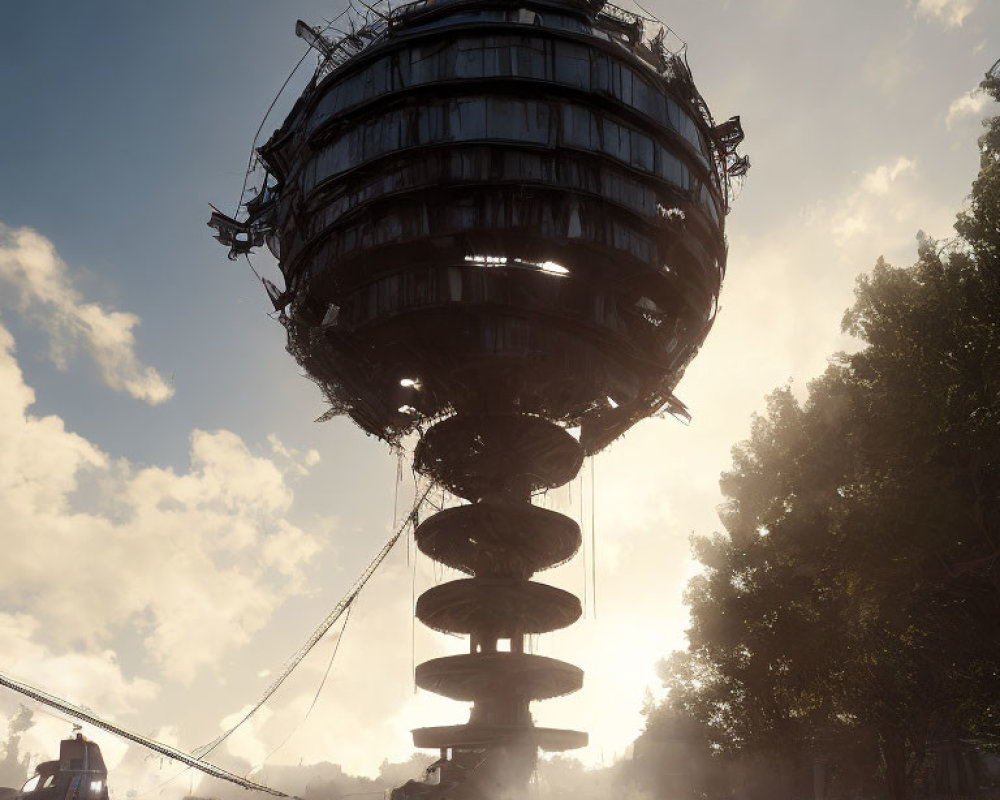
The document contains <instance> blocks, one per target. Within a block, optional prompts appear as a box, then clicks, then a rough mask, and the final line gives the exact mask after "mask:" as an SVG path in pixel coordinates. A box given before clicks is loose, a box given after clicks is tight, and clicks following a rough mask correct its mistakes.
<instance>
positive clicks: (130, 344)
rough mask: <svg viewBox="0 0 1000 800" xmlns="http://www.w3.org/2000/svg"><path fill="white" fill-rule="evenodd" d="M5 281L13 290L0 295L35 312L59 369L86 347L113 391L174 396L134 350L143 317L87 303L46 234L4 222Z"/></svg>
mask: <svg viewBox="0 0 1000 800" xmlns="http://www.w3.org/2000/svg"><path fill="white" fill-rule="evenodd" d="M0 284H5V285H6V286H7V287H9V290H10V291H5V292H3V293H2V294H0V297H4V296H6V297H8V298H10V299H11V300H13V301H14V302H15V304H16V307H17V310H18V311H19V312H21V313H23V314H30V315H31V316H32V318H33V319H35V320H36V321H38V322H39V323H40V324H41V325H42V327H43V328H44V329H45V332H46V334H47V335H48V338H49V357H50V358H51V359H52V361H53V363H55V364H56V366H57V367H60V368H65V366H66V363H67V362H68V360H69V359H70V358H71V357H72V356H73V355H74V353H75V352H76V351H77V350H84V351H85V352H87V353H88V354H89V355H90V357H91V358H92V359H93V361H94V363H95V364H96V365H97V367H98V369H99V370H100V373H101V376H102V377H103V379H104V381H105V383H107V385H108V386H110V387H111V388H112V389H115V390H116V391H124V392H128V393H129V394H130V395H132V397H134V398H136V399H137V400H142V401H143V402H146V403H149V404H150V405H157V404H159V403H162V402H164V401H165V400H168V399H169V398H170V397H171V396H172V395H173V393H174V390H173V387H171V386H170V385H169V384H168V383H167V381H166V380H164V378H163V376H162V375H160V373H159V372H157V371H156V370H155V369H154V368H153V367H150V366H146V365H144V364H143V363H142V362H141V361H139V359H138V357H137V356H136V354H135V335H134V333H133V329H134V328H135V327H136V325H138V324H139V317H137V316H136V315H135V314H129V313H125V312H121V311H107V310H105V309H103V308H101V307H100V306H99V305H97V304H96V303H88V302H85V301H84V300H83V298H82V296H81V295H80V293H79V292H78V291H76V289H74V288H73V285H72V282H71V280H70V276H69V271H68V269H67V267H66V264H65V263H64V262H63V261H62V260H61V259H60V258H59V256H58V255H57V253H56V250H55V247H54V246H53V244H52V242H50V241H49V240H48V239H46V238H45V237H44V236H42V235H40V234H38V233H36V232H35V231H33V230H31V229H30V228H17V229H11V228H8V227H7V226H5V225H3V224H2V223H0Z"/></svg>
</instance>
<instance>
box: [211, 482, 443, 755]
mask: <svg viewBox="0 0 1000 800" xmlns="http://www.w3.org/2000/svg"><path fill="white" fill-rule="evenodd" d="M431 488H433V484H430V485H429V486H428V487H427V489H426V490H425V491H424V493H423V494H422V495H420V497H419V498H417V499H416V500H415V501H414V503H413V507H412V509H411V510H410V513H409V514H408V515H407V517H406V520H405V521H404V522H403V524H402V525H400V526H399V527H398V528H397V529H396V531H395V532H394V533H393V535H392V536H390V537H389V540H388V541H387V542H386V543H385V544H384V545H383V546H382V549H381V550H380V551H379V552H378V554H377V555H376V556H375V558H373V559H372V560H371V562H370V563H369V564H368V566H367V567H366V568H365V570H364V572H362V573H361V576H360V577H359V578H358V579H357V580H356V581H355V582H354V585H353V586H352V587H351V590H350V591H349V592H348V593H347V594H346V595H344V597H343V598H342V599H341V600H340V602H339V603H337V605H336V606H335V607H334V609H333V611H331V612H330V613H329V614H328V615H327V617H326V619H324V620H323V621H322V622H321V623H320V624H319V626H318V627H317V628H316V629H315V630H314V631H313V632H312V634H311V635H310V636H309V638H308V639H307V640H306V642H305V644H303V645H302V647H300V648H299V649H298V650H297V651H296V652H295V654H294V655H292V657H291V658H290V659H289V660H288V663H287V664H286V665H285V667H284V669H282V671H281V674H280V675H279V676H278V677H277V678H275V680H274V681H272V683H271V685H270V686H268V687H267V689H266V690H265V691H264V694H263V695H262V696H261V697H260V699H259V700H257V702H256V703H254V705H253V706H252V707H251V708H250V710H249V711H247V712H246V713H245V714H244V715H243V716H242V717H241V718H240V720H239V721H238V722H237V723H236V724H235V725H233V727H231V728H230V729H229V730H227V731H225V732H224V733H222V734H221V735H219V736H217V737H216V738H215V739H213V740H212V741H211V742H209V743H208V744H206V745H202V746H201V747H199V748H197V751H198V754H199V756H200V757H204V756H206V755H208V754H209V753H211V752H212V751H213V750H215V748H217V747H218V746H219V745H220V744H222V743H223V742H224V741H226V739H228V738H229V737H230V736H232V735H233V734H234V733H235V732H236V731H237V730H238V729H239V728H240V727H241V726H242V725H243V724H244V723H246V722H247V720H249V719H250V718H251V717H252V716H253V715H254V714H256V713H257V712H258V711H259V710H260V708H261V706H263V705H264V703H266V702H267V701H268V700H269V699H270V698H271V695H273V694H274V693H275V692H276V691H278V689H279V688H280V687H281V685H282V684H283V683H284V682H285V681H286V680H287V679H288V676H289V675H291V674H292V672H293V671H294V670H295V668H296V667H298V665H299V664H301V663H302V660H303V659H304V658H305V657H306V656H307V655H308V654H309V652H310V651H311V650H312V649H313V648H314V647H315V646H316V645H317V644H319V642H320V640H321V639H322V638H323V637H324V636H325V635H326V633H327V631H329V630H330V628H332V627H333V626H334V625H335V624H336V622H337V620H339V619H340V617H341V616H342V615H343V614H344V612H345V611H347V609H348V608H349V607H350V605H351V604H352V603H353V602H354V601H355V600H356V599H357V597H358V595H359V594H361V590H362V589H364V587H365V584H367V583H368V581H369V580H370V579H371V577H372V575H374V574H375V571H376V570H377V569H378V568H379V566H380V565H381V564H382V562H383V561H385V558H386V556H388V555H389V552H390V551H391V550H392V548H393V546H395V544H396V542H398V541H399V539H400V537H401V536H402V535H403V531H405V530H406V529H407V527H408V526H409V525H410V524H411V522H415V520H416V518H417V514H418V512H419V509H420V506H421V505H422V504H423V502H424V500H426V499H427V495H428V494H429V493H430V491H431Z"/></svg>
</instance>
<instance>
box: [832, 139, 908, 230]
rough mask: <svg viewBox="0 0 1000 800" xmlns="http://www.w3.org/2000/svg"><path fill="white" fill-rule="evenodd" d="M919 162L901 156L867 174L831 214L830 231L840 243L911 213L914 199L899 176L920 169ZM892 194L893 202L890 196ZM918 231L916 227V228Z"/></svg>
mask: <svg viewBox="0 0 1000 800" xmlns="http://www.w3.org/2000/svg"><path fill="white" fill-rule="evenodd" d="M916 168H917V165H916V162H915V161H913V160H911V159H909V158H907V157H906V156H899V157H898V158H897V159H896V160H895V161H894V162H892V163H889V164H882V165H880V166H878V167H876V168H875V169H873V170H872V171H871V172H868V173H866V174H865V175H864V176H863V177H862V179H861V183H860V185H859V186H858V188H857V189H856V190H855V191H854V192H852V193H851V194H849V195H848V196H847V198H846V199H845V201H844V202H843V203H842V204H841V205H840V207H839V208H838V209H837V210H836V211H835V212H834V213H833V214H832V215H831V216H830V231H831V233H832V234H833V237H834V241H835V242H836V243H837V244H838V245H844V244H846V243H847V242H848V241H849V240H851V239H854V238H855V237H858V236H860V235H861V234H864V233H867V232H869V231H874V230H877V229H879V227H883V228H884V227H885V224H886V221H887V220H895V221H897V222H898V221H903V220H906V219H908V218H909V217H910V216H912V215H911V213H910V212H911V211H912V206H913V201H912V199H910V198H907V197H906V196H905V195H904V193H902V192H900V191H897V190H898V189H899V188H900V185H899V179H900V178H901V177H903V176H905V175H912V174H914V173H915V172H916ZM890 194H891V195H892V201H891V202H888V201H887V200H888V198H889V196H890ZM914 232H915V230H914Z"/></svg>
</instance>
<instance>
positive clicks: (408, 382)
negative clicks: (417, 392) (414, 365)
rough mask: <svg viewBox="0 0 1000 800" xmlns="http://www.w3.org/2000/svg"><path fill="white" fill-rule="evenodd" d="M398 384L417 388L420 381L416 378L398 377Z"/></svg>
mask: <svg viewBox="0 0 1000 800" xmlns="http://www.w3.org/2000/svg"><path fill="white" fill-rule="evenodd" d="M399 385H400V386H402V387H403V388H404V389H419V388H420V381H419V380H418V379H417V378H400V379H399Z"/></svg>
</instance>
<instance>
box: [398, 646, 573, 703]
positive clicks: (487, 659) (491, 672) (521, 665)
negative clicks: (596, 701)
mask: <svg viewBox="0 0 1000 800" xmlns="http://www.w3.org/2000/svg"><path fill="white" fill-rule="evenodd" d="M416 680H417V686H419V687H420V688H421V689H426V690H427V691H429V692H434V693H435V694H440V695H443V696H445V697H449V698H451V699H452V700H462V701H465V702H472V701H475V700H477V699H479V698H485V697H502V696H511V697H521V698H526V699H528V700H547V699H549V698H551V697H560V696H562V695H564V694H570V693H571V692H575V691H577V690H578V689H580V688H581V687H582V686H583V670H582V669H580V668H579V667H575V666H573V665H572V664H567V663H566V662H565V661H558V660H556V659H554V658H546V657H544V656H535V655H528V654H527V653H467V654H464V655H460V656H447V657H445V658H435V659H433V660H431V661H425V662H424V663H423V664H419V665H418V666H417V673H416Z"/></svg>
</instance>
